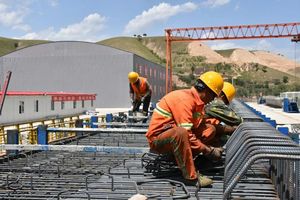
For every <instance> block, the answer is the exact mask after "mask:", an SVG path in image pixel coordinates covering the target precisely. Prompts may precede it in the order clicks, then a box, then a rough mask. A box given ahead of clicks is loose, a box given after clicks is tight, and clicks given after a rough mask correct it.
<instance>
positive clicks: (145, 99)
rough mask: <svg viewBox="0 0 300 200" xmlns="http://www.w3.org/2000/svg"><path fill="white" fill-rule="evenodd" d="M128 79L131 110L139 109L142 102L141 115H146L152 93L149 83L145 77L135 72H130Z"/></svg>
mask: <svg viewBox="0 0 300 200" xmlns="http://www.w3.org/2000/svg"><path fill="white" fill-rule="evenodd" d="M128 80H129V88H130V91H129V93H130V99H131V103H132V112H137V111H139V107H140V105H141V104H142V103H143V115H144V116H147V115H148V109H149V105H150V101H151V94H152V89H151V85H150V84H149V82H148V81H147V79H146V78H144V77H141V76H139V74H138V73H136V72H130V73H129V74H128Z"/></svg>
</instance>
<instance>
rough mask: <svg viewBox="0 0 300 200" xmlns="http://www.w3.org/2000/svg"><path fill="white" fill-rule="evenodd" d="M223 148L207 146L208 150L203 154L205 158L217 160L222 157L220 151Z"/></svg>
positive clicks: (221, 151)
mask: <svg viewBox="0 0 300 200" xmlns="http://www.w3.org/2000/svg"><path fill="white" fill-rule="evenodd" d="M223 152H224V149H223V148H222V147H209V150H208V152H207V153H206V154H204V155H205V157H206V158H208V159H210V160H211V161H219V160H221V158H222V153H223Z"/></svg>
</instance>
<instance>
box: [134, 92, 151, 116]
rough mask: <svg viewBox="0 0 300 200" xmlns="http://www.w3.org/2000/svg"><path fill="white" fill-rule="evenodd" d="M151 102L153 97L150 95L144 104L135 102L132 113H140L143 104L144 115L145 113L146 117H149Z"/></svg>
mask: <svg viewBox="0 0 300 200" xmlns="http://www.w3.org/2000/svg"><path fill="white" fill-rule="evenodd" d="M150 101H151V95H148V96H147V97H146V98H145V99H144V102H142V101H141V100H135V101H134V102H133V108H132V111H133V112H136V111H139V108H140V105H141V104H142V103H143V113H144V115H145V116H147V115H148V109H149V105H150Z"/></svg>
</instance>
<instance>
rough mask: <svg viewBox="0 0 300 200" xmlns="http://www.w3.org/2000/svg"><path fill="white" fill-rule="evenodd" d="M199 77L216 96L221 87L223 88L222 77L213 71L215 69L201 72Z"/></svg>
mask: <svg viewBox="0 0 300 200" xmlns="http://www.w3.org/2000/svg"><path fill="white" fill-rule="evenodd" d="M199 79H200V80H201V81H202V82H203V83H204V84H205V85H206V86H207V87H209V88H210V89H211V90H212V91H213V92H214V93H215V94H216V95H217V96H219V95H220V93H221V91H222V88H223V83H224V81H223V78H222V76H221V75H220V74H219V73H217V72H215V71H209V72H205V73H203V74H201V76H200V77H199Z"/></svg>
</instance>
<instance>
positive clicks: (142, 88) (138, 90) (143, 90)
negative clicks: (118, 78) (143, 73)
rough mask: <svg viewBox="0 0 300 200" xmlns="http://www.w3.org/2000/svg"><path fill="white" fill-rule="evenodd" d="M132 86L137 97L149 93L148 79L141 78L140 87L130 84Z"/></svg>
mask: <svg viewBox="0 0 300 200" xmlns="http://www.w3.org/2000/svg"><path fill="white" fill-rule="evenodd" d="M130 85H131V87H132V89H133V91H134V93H135V94H136V95H137V96H144V95H145V94H146V93H147V79H146V78H144V77H139V85H138V87H137V85H136V84H134V83H130Z"/></svg>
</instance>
